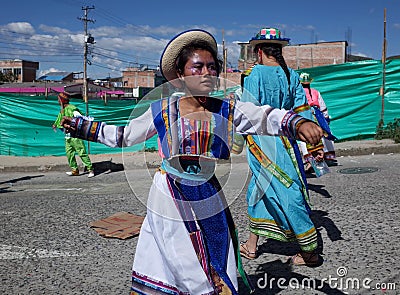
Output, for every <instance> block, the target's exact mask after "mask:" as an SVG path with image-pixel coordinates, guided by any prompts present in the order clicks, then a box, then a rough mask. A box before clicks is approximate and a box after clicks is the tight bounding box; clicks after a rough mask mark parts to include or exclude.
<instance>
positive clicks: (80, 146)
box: [52, 92, 94, 178]
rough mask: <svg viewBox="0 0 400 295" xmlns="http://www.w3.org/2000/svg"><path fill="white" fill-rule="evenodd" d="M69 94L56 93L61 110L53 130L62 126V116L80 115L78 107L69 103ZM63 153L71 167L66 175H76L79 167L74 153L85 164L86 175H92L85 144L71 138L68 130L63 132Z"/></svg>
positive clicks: (92, 171)
mask: <svg viewBox="0 0 400 295" xmlns="http://www.w3.org/2000/svg"><path fill="white" fill-rule="evenodd" d="M69 100H70V96H69V94H68V93H66V92H61V93H59V94H58V103H59V104H60V106H61V111H60V113H59V114H58V116H57V119H56V121H55V122H54V123H53V126H52V128H53V130H56V128H63V127H62V126H61V125H60V123H61V120H62V118H63V117H64V116H66V117H77V116H82V114H81V112H80V111H79V109H78V108H77V107H76V106H74V105H73V104H70V103H69ZM65 153H66V156H67V160H68V165H69V167H70V168H71V171H67V172H66V173H67V175H69V176H78V175H79V169H78V163H77V162H76V158H75V154H78V155H79V157H80V158H81V160H82V163H83V165H85V167H86V169H87V170H88V171H89V174H88V177H89V178H91V177H94V170H93V165H92V162H91V161H90V157H89V155H88V153H87V152H86V147H85V144H84V143H83V140H82V139H79V138H72V137H71V136H70V134H69V133H68V132H66V133H65Z"/></svg>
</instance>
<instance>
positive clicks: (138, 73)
mask: <svg viewBox="0 0 400 295" xmlns="http://www.w3.org/2000/svg"><path fill="white" fill-rule="evenodd" d="M160 84H162V76H161V74H160V72H159V71H158V70H150V69H145V70H141V69H139V68H132V67H129V68H127V69H126V70H124V71H122V86H123V87H126V88H137V87H150V88H154V87H157V86H158V85H160Z"/></svg>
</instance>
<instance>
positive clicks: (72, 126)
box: [63, 29, 323, 294]
mask: <svg viewBox="0 0 400 295" xmlns="http://www.w3.org/2000/svg"><path fill="white" fill-rule="evenodd" d="M160 65H161V67H160V68H161V73H162V74H163V76H164V78H165V79H166V81H168V82H169V83H170V85H164V86H173V87H172V88H173V89H177V91H179V92H175V93H174V94H172V95H170V96H169V97H167V98H163V99H160V100H158V101H155V102H153V103H152V104H151V106H150V108H149V109H148V110H147V111H146V112H145V113H144V114H142V115H141V116H139V117H137V118H134V119H132V120H131V121H130V122H129V123H128V125H127V126H113V125H107V124H106V123H104V122H94V121H86V120H84V119H82V118H79V117H78V118H72V119H69V118H65V119H64V121H63V126H64V127H65V128H67V130H69V131H70V132H71V135H72V136H74V137H80V138H83V139H86V140H88V139H89V138H90V140H93V141H97V142H100V143H103V144H105V145H108V146H111V147H125V146H131V145H134V144H137V143H140V142H144V141H146V140H147V139H149V138H151V137H153V136H155V135H158V141H159V146H160V149H161V151H160V155H161V156H162V164H161V167H160V168H159V170H158V171H157V172H156V173H155V174H154V176H153V182H152V185H151V187H150V191H149V196H148V201H147V214H146V217H145V219H144V222H143V225H142V227H141V231H140V234H139V240H138V243H137V247H136V253H135V258H134V262H133V267H132V287H131V294H238V292H239V291H238V280H237V271H238V272H239V274H240V275H241V277H242V279H243V282H244V284H246V285H247V286H248V287H249V288H250V290H253V288H252V287H251V283H250V281H249V280H248V278H247V276H246V274H245V272H244V270H243V268H242V263H241V257H240V254H239V249H238V248H239V245H238V244H239V242H238V238H237V230H236V229H235V226H234V222H233V218H232V216H231V213H230V210H229V208H228V207H227V202H226V200H225V197H224V193H223V191H222V188H221V185H220V184H219V182H218V180H217V178H216V176H215V174H214V172H215V165H216V163H217V161H218V159H229V157H230V151H231V149H232V144H233V143H232V142H233V135H234V132H235V131H236V132H240V133H242V134H256V133H265V134H270V135H279V134H284V135H286V136H289V137H291V138H298V139H300V140H305V141H307V142H310V143H315V142H318V141H319V140H320V138H321V136H322V134H323V133H322V129H321V128H320V127H319V126H317V125H316V124H315V123H313V122H311V121H309V120H307V119H305V118H303V117H301V116H299V115H297V114H295V113H294V112H291V111H284V110H279V109H274V108H271V107H270V106H260V107H257V106H255V105H254V104H252V103H248V102H247V103H246V102H240V101H237V100H235V99H232V98H225V99H219V98H216V97H211V96H210V93H212V92H213V91H214V90H215V89H216V87H217V85H218V84H219V83H218V76H219V74H220V72H221V61H220V59H219V58H218V51H217V42H216V40H215V38H214V37H213V36H212V35H211V34H210V33H208V32H206V31H204V30H199V29H194V30H188V31H184V32H182V33H180V34H178V35H177V36H175V37H174V38H173V39H172V40H171V41H170V42H169V43H168V44H167V46H166V47H165V49H164V52H163V53H162V56H161V60H160Z"/></svg>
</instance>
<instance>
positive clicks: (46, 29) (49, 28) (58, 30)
mask: <svg viewBox="0 0 400 295" xmlns="http://www.w3.org/2000/svg"><path fill="white" fill-rule="evenodd" d="M39 29H40V30H41V31H43V32H45V33H53V34H56V35H66V34H71V31H70V30H68V29H63V28H59V27H52V26H47V25H40V26H39Z"/></svg>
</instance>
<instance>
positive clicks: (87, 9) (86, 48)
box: [78, 6, 94, 116]
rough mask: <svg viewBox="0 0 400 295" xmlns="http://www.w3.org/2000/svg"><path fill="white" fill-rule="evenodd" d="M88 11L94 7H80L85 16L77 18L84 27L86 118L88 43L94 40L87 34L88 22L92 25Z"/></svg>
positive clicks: (86, 101)
mask: <svg viewBox="0 0 400 295" xmlns="http://www.w3.org/2000/svg"><path fill="white" fill-rule="evenodd" d="M90 9H94V6H92V7H89V6H85V7H82V10H84V11H85V16H84V17H79V18H78V19H80V20H81V21H83V26H84V31H85V40H84V45H83V95H82V96H83V100H84V101H85V104H86V116H88V115H89V104H88V81H87V64H88V59H87V55H88V43H90V44H93V43H94V38H93V37H92V36H91V35H90V34H88V31H87V28H88V22H91V23H94V20H92V19H88V12H89V10H90Z"/></svg>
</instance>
